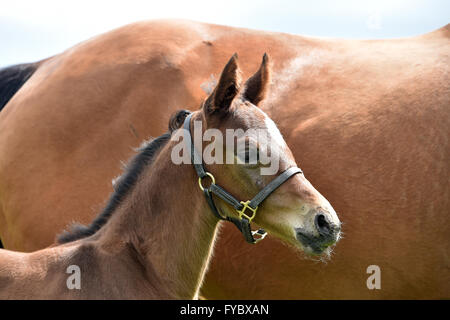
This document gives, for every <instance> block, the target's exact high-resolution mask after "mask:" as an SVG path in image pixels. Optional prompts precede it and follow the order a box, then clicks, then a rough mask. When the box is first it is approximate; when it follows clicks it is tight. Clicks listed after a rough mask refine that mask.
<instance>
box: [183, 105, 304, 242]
mask: <svg viewBox="0 0 450 320" xmlns="http://www.w3.org/2000/svg"><path fill="white" fill-rule="evenodd" d="M191 118H192V113H191V114H189V115H188V116H187V117H186V119H185V120H184V124H183V128H184V133H185V136H184V141H185V142H186V144H187V147H188V150H190V156H191V161H192V163H193V165H194V168H195V171H196V172H197V175H198V178H199V179H198V183H199V186H200V189H201V190H202V191H203V194H204V195H205V198H206V201H207V202H208V205H209V207H210V208H211V211H212V213H213V214H214V215H215V216H216V217H217V218H218V219H221V220H227V221H230V222H232V223H233V224H234V225H235V226H236V227H237V228H238V229H239V230H240V231H241V232H242V234H243V235H244V238H245V240H246V241H247V242H248V243H252V244H254V243H257V242H258V241H260V240H262V239H264V237H265V236H266V235H267V233H266V231H264V229H259V230H256V231H252V230H251V228H250V223H251V221H252V220H253V218H254V217H255V215H256V211H257V210H258V206H259V205H260V204H261V203H262V202H263V201H264V200H265V199H266V198H267V197H268V196H269V195H270V194H271V193H272V192H274V191H275V190H276V189H277V188H278V187H279V186H280V185H282V184H283V183H284V182H286V180H288V179H289V178H290V177H292V176H293V175H295V174H297V173H303V172H302V170H301V169H300V168H297V167H292V168H289V169H287V170H285V171H284V172H282V173H281V174H280V175H279V176H278V177H276V178H275V179H274V180H272V181H271V182H270V183H269V184H268V185H266V186H265V187H264V188H263V189H262V190H261V191H260V192H258V194H257V195H256V196H255V197H254V198H253V199H252V200H248V201H239V200H237V199H236V198H235V197H233V196H232V195H231V194H230V193H228V192H227V191H226V190H225V189H223V188H222V187H220V186H219V185H217V184H216V181H215V179H214V176H213V175H212V174H211V173H209V172H207V171H206V170H205V168H204V167H203V161H202V159H201V158H200V156H199V155H198V153H197V150H196V149H195V146H194V144H193V143H192V135H191ZM207 177H208V178H209V179H211V184H210V185H209V187H203V185H202V181H203V179H205V178H207ZM213 194H214V195H216V196H217V197H219V198H221V199H222V200H223V201H225V202H226V203H228V204H229V205H231V206H232V207H233V208H234V209H235V210H236V211H237V213H238V218H234V217H228V216H225V217H224V216H223V215H222V214H221V213H220V211H219V209H217V207H216V205H215V203H214V199H213V197H212V195H213ZM254 236H257V238H255V237H254Z"/></svg>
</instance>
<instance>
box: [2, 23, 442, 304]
mask: <svg viewBox="0 0 450 320" xmlns="http://www.w3.org/2000/svg"><path fill="white" fill-rule="evenodd" d="M449 34H450V29H449V26H446V27H444V28H442V29H440V30H437V31H435V32H433V33H430V34H427V35H424V36H419V37H414V38H409V39H398V40H377V41H348V40H345V41H343V40H326V39H313V38H304V37H300V36H295V35H287V34H279V33H269V32H260V31H250V30H244V29H236V28H229V27H223V26H215V25H206V24H200V23H192V22H184V21H181V22H174V21H169V22H167V21H158V22H144V23H137V24H133V25H130V26H126V27H124V28H121V29H118V30H115V31H112V32H110V33H107V34H105V35H101V36H99V37H96V38H93V39H91V40H88V41H86V42H83V43H81V44H79V45H77V46H75V47H74V48H72V49H70V50H68V51H66V52H64V53H62V54H60V55H57V56H54V57H52V58H50V59H48V60H46V61H43V62H41V63H40V65H39V67H38V68H37V70H36V72H35V73H34V74H33V75H32V76H31V78H30V79H29V80H28V81H27V82H26V83H25V84H24V85H23V87H22V88H21V89H20V90H19V91H18V92H17V93H16V95H15V96H14V97H13V98H12V99H11V100H10V101H9V102H8V103H7V105H6V106H5V107H4V109H3V110H2V112H1V113H0V132H1V134H0V150H1V155H0V203H1V207H0V210H1V212H0V237H1V240H2V241H3V243H4V245H5V247H6V248H11V249H14V250H23V251H32V250H36V249H39V248H43V247H45V246H47V245H50V244H51V243H53V241H54V239H55V235H56V234H57V233H59V232H60V231H61V230H62V229H64V228H65V227H66V226H67V224H68V223H70V222H72V221H81V222H84V223H86V222H89V221H90V220H91V219H92V217H93V216H94V215H95V213H96V212H97V210H98V209H99V208H100V207H101V206H102V201H103V199H105V198H106V196H107V194H108V193H109V192H110V191H111V188H112V187H111V184H110V183H108V181H111V179H113V178H114V177H115V176H117V175H118V174H119V173H120V165H119V163H120V161H122V160H124V159H127V158H128V157H129V156H130V154H131V153H132V152H133V150H132V149H133V148H135V147H137V146H138V145H139V143H140V141H141V140H142V139H143V138H144V137H146V136H148V135H151V136H158V135H160V134H161V133H162V132H163V131H164V129H165V128H164V126H163V124H165V123H166V122H167V121H166V120H167V119H168V117H169V115H170V114H171V112H172V111H173V110H175V109H179V108H180V107H189V106H196V105H198V104H199V102H200V101H201V100H202V99H203V98H204V92H203V90H202V89H201V86H202V84H203V85H204V84H205V82H206V81H207V79H210V76H211V74H212V73H214V72H216V70H219V69H220V67H219V66H220V65H221V64H223V63H224V61H225V59H226V58H227V57H228V56H229V55H230V54H231V53H233V52H234V51H238V52H239V54H240V56H241V58H242V60H243V61H250V62H249V63H248V64H244V65H243V70H244V74H245V75H246V74H247V72H249V71H251V70H253V69H254V68H255V66H256V65H257V63H258V61H257V60H256V59H255V57H256V56H259V55H260V54H261V53H262V52H264V51H267V52H269V54H270V55H271V56H272V57H273V60H274V71H275V72H274V73H275V77H274V79H273V85H272V89H271V92H272V93H271V95H270V96H269V98H268V99H267V100H266V101H265V103H264V104H263V105H262V108H263V109H264V110H265V111H266V112H267V113H268V114H269V115H270V116H271V117H272V118H273V119H274V120H275V121H276V122H277V123H278V125H279V127H280V130H281V132H282V133H283V134H284V137H285V139H286V141H287V143H288V144H289V145H290V146H291V148H292V151H293V153H294V156H295V157H296V158H297V159H298V160H299V161H300V165H301V166H302V168H303V169H304V171H305V174H306V176H307V177H308V178H310V180H311V181H312V182H313V183H314V185H316V186H317V187H318V189H319V190H321V192H323V193H324V195H325V196H326V197H327V198H328V199H329V200H330V202H331V203H333V205H334V207H335V209H336V210H337V212H339V213H340V217H341V220H342V221H343V222H344V227H343V229H344V232H345V238H344V239H343V240H342V241H341V242H340V244H339V246H338V247H337V249H336V251H335V255H334V256H333V258H332V260H331V262H329V263H328V264H318V263H316V262H314V261H309V260H302V259H301V258H299V257H295V256H292V254H291V253H292V250H291V249H289V248H287V247H284V246H282V245H281V244H279V243H278V242H276V241H274V240H273V239H269V240H265V241H263V242H262V243H261V244H258V246H257V247H250V246H248V245H246V244H245V243H244V241H243V240H242V239H241V236H240V235H239V234H238V233H237V232H235V231H234V230H228V228H229V227H227V228H226V232H224V235H223V237H222V238H221V239H220V241H219V243H218V246H217V251H216V255H215V258H214V259H213V262H212V266H211V268H210V271H209V273H208V275H207V278H206V281H205V284H204V287H203V289H202V292H203V294H204V295H205V296H206V297H207V298H449V297H450V287H449V286H450V271H449V264H450V261H449V257H448V253H449V252H450V238H449V236H448V234H449V232H450V227H449V224H448V220H449V213H450V204H449V199H450V191H449V179H448V177H449V167H450V164H449V163H450V161H449V159H450V157H449V147H450V146H449V141H448V139H449V136H450V134H449V128H450V108H449V105H450V89H449V83H450V76H449V65H450V60H449V52H450V42H449ZM174 183H177V182H176V181H174ZM81 213H83V214H84V215H80V214H81ZM250 250H251V251H250ZM228 261H230V262H228ZM369 265H378V266H379V267H380V269H381V290H369V289H368V288H367V286H366V279H367V277H368V276H369V274H367V273H366V269H367V267H368V266H369Z"/></svg>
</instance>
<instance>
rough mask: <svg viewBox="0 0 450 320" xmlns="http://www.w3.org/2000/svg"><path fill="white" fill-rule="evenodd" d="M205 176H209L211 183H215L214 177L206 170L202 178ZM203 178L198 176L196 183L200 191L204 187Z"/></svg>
mask: <svg viewBox="0 0 450 320" xmlns="http://www.w3.org/2000/svg"><path fill="white" fill-rule="evenodd" d="M206 177H209V178H210V179H211V184H216V179H214V176H213V175H212V174H211V173H209V172H206V176H204V177H203V178H206ZM203 178H198V185H199V187H200V189H201V190H202V191H203V190H205V188H204V187H203V185H202V180H203Z"/></svg>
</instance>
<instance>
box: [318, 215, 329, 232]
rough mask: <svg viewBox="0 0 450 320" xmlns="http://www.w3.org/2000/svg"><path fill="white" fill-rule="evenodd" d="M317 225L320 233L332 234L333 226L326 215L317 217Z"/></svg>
mask: <svg viewBox="0 0 450 320" xmlns="http://www.w3.org/2000/svg"><path fill="white" fill-rule="evenodd" d="M315 224H316V227H317V230H318V231H319V233H322V234H330V232H331V226H330V223H329V222H328V220H327V218H326V217H325V215H324V214H318V215H316V219H315Z"/></svg>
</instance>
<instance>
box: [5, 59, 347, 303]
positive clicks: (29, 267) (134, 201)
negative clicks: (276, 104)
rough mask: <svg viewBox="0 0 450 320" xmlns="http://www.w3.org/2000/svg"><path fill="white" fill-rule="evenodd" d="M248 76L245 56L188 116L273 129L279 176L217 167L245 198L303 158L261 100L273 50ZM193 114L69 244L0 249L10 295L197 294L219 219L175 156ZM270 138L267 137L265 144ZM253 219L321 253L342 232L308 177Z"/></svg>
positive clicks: (177, 119) (212, 168) (144, 157)
mask: <svg viewBox="0 0 450 320" xmlns="http://www.w3.org/2000/svg"><path fill="white" fill-rule="evenodd" d="M239 75H240V72H239V67H238V64H237V56H236V55H235V56H233V57H232V58H231V60H230V61H229V62H228V64H227V65H226V66H225V68H224V70H223V72H222V74H221V77H220V80H219V82H218V84H217V86H216V88H215V89H214V91H213V92H212V93H211V95H210V96H209V97H208V99H206V100H205V102H204V104H203V107H202V109H200V110H198V111H196V112H194V113H193V114H192V115H191V117H192V119H191V118H189V119H188V120H189V121H191V120H192V122H191V123H193V122H194V121H201V122H202V124H203V127H204V128H215V129H218V130H220V131H221V132H225V130H226V129H243V130H248V129H250V128H261V129H265V130H266V131H267V132H268V133H269V135H270V138H271V139H270V144H271V150H274V151H273V152H275V153H278V154H279V169H278V171H277V172H276V174H275V175H272V176H262V175H260V174H259V171H258V170H259V169H260V167H262V166H263V165H262V164H260V163H259V162H258V163H257V164H256V165H252V166H248V165H246V164H242V165H218V164H212V165H208V166H207V170H208V171H209V172H210V173H211V176H214V177H215V179H216V180H217V181H218V182H219V183H220V184H221V185H222V186H223V187H224V189H226V190H231V191H232V192H233V194H234V196H236V197H238V198H242V199H251V198H252V197H253V196H254V195H255V194H257V193H258V191H260V190H261V189H263V187H264V186H267V185H268V183H269V182H270V181H271V180H273V179H274V177H276V175H278V176H280V175H281V174H280V173H282V172H284V171H285V170H287V169H289V168H291V167H296V164H295V161H294V159H293V157H292V154H291V152H290V150H289V149H288V147H287V146H286V144H285V142H284V140H283V139H282V137H281V135H280V133H279V131H278V129H277V128H276V126H275V125H274V124H273V122H272V121H271V120H270V119H269V118H268V117H267V115H266V114H265V113H264V112H262V111H261V110H260V109H259V108H258V107H256V105H257V104H258V103H259V102H260V101H261V100H262V99H263V98H264V96H265V94H266V92H267V88H268V85H269V82H270V68H269V64H268V58H267V56H264V59H263V63H262V65H261V67H260V69H259V70H258V71H257V72H256V73H255V75H253V76H252V77H251V78H250V79H249V80H248V81H247V82H246V84H245V85H244V86H243V87H242V89H241V86H240V76H239ZM185 117H186V112H179V113H177V114H176V115H175V116H174V117H173V118H172V119H171V121H170V123H169V132H168V133H166V134H164V135H162V136H161V137H159V138H156V139H155V140H153V141H152V142H151V143H149V144H147V146H145V147H144V148H143V149H142V150H141V151H140V152H139V153H138V154H137V155H136V157H135V158H134V159H133V160H132V161H131V163H130V166H129V168H128V170H127V172H126V173H125V174H124V175H123V176H122V177H121V178H120V179H119V181H118V183H117V187H116V188H115V192H114V193H113V195H112V197H111V199H110V201H109V203H108V205H107V207H106V208H105V210H104V211H103V212H102V214H100V215H99V216H98V217H97V218H96V219H95V220H94V222H93V223H92V224H91V225H89V226H88V227H80V226H78V227H76V228H75V229H74V230H72V231H71V232H68V233H65V234H63V235H62V236H61V237H60V239H59V241H60V244H59V245H57V246H54V247H50V248H47V249H43V250H40V251H37V252H33V253H18V252H12V251H8V250H0V298H1V299H5V298H12V299H30V298H31V299H104V298H107V299H108V298H109V299H123V298H127V299H192V298H196V297H197V296H198V292H199V288H200V286H201V283H202V279H203V277H204V275H205V271H206V268H207V266H208V261H209V258H210V256H211V253H212V248H213V244H214V239H215V236H216V233H217V225H218V222H219V219H218V218H217V216H215V215H214V214H212V213H211V208H210V206H209V205H208V202H207V201H205V198H204V196H203V194H202V192H200V190H198V177H197V175H196V171H195V170H194V166H193V165H192V164H181V165H177V164H174V163H173V161H171V154H172V151H173V148H174V146H175V145H176V144H177V142H176V141H174V139H171V137H172V133H173V131H174V130H175V129H177V128H179V127H180V126H181V124H182V123H183V121H184V118H185ZM268 141H269V140H268ZM268 141H258V142H257V144H258V145H259V146H260V147H263V145H264V144H265V143H266V144H267V143H269V142H268ZM214 143H219V142H217V141H215V142H214ZM201 182H202V181H201ZM203 183H205V184H206V182H205V181H204V182H203ZM205 188H206V186H205ZM214 201H215V205H216V206H217V211H218V212H220V215H221V216H223V217H224V218H226V219H234V221H238V220H239V219H241V220H240V221H243V220H244V218H243V217H248V212H246V214H244V215H238V214H237V213H236V211H235V210H234V209H233V208H232V207H230V206H229V205H228V204H227V203H226V202H225V201H223V200H222V198H221V199H219V198H217V197H215V198H214ZM252 218H253V217H252ZM251 220H252V219H250V221H251ZM253 221H255V222H256V223H257V224H258V225H261V226H263V227H264V228H266V229H267V230H268V231H269V232H271V233H272V234H273V235H275V236H278V237H279V238H281V239H283V240H284V241H286V242H287V243H289V244H291V245H293V246H295V247H297V248H299V249H303V250H305V251H307V252H311V253H315V254H320V253H322V252H324V251H327V250H328V247H329V246H330V245H331V244H333V243H335V242H336V241H337V240H338V238H339V232H340V231H339V229H340V222H339V220H338V218H337V216H336V213H335V212H334V210H333V208H332V207H331V206H330V204H329V203H328V201H326V200H325V199H324V198H323V197H322V196H321V195H320V194H319V193H318V192H317V191H316V190H315V189H314V188H313V187H312V186H311V184H310V183H309V182H308V181H307V180H306V179H305V177H304V176H303V175H301V174H295V175H293V176H292V177H289V180H287V179H286V181H285V183H284V184H283V185H281V186H280V187H279V188H278V189H277V190H276V191H274V192H273V194H271V195H270V196H269V197H268V198H267V200H266V201H264V203H263V204H261V208H260V209H259V211H258V213H257V214H255V217H254V219H253ZM70 270H79V276H80V277H79V279H78V280H79V282H78V283H79V285H80V287H79V288H72V287H70V286H69V285H68V278H69V277H71V275H70V274H68V271H69V272H71V271H70Z"/></svg>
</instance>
